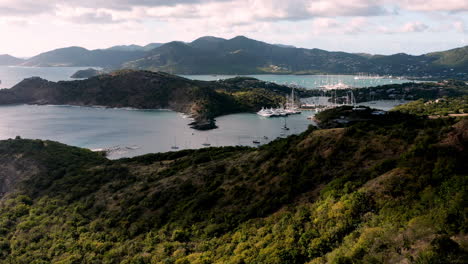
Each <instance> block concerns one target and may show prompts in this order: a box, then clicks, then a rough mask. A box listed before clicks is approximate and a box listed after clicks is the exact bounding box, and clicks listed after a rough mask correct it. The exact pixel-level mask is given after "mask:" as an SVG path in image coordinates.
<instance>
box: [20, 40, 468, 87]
mask: <svg viewBox="0 0 468 264" xmlns="http://www.w3.org/2000/svg"><path fill="white" fill-rule="evenodd" d="M22 65H25V66H99V67H104V68H111V69H118V68H131V69H142V70H152V71H165V72H169V73H174V74H262V73H274V74H356V73H368V74H379V75H398V76H414V77H425V78H432V79H441V78H455V79H468V46H466V47H462V48H457V49H452V50H448V51H441V52H434V53H428V54H423V55H419V56H414V55H408V54H405V53H398V54H393V55H372V54H367V53H346V52H331V51H326V50H321V49H304V48H296V47H294V46H288V45H281V44H268V43H265V42H261V41H257V40H253V39H249V38H246V37H244V36H238V37H235V38H232V39H223V38H217V37H212V36H206V37H201V38H198V39H196V40H194V41H192V42H190V43H186V42H180V41H173V42H169V43H166V44H161V43H151V44H148V45H146V46H139V45H127V46H125V45H123V46H114V47H111V48H109V49H104V50H87V49H84V48H80V47H69V48H62V49H57V50H53V51H49V52H45V53H42V54H39V55H37V56H35V57H33V58H30V59H28V60H26V61H25V62H23V63H22Z"/></svg>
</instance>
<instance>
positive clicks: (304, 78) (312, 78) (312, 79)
mask: <svg viewBox="0 0 468 264" xmlns="http://www.w3.org/2000/svg"><path fill="white" fill-rule="evenodd" d="M182 76H183V77H186V78H189V79H194V80H202V81H214V80H220V79H227V78H232V77H236V76H235V75H182ZM245 76H248V77H254V78H257V79H259V80H263V81H268V82H275V83H278V84H295V85H299V86H301V87H305V88H309V89H314V88H318V87H320V86H323V85H326V84H337V83H339V82H342V83H344V84H346V85H349V86H352V87H359V88H361V87H369V86H378V85H385V84H399V83H405V82H410V81H409V80H405V79H396V78H382V79H355V77H357V78H359V77H358V76H354V75H274V74H261V75H245Z"/></svg>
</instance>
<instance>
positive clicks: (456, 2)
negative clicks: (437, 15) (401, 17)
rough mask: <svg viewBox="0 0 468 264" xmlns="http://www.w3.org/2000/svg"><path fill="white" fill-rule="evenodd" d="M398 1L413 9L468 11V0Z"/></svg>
mask: <svg viewBox="0 0 468 264" xmlns="http://www.w3.org/2000/svg"><path fill="white" fill-rule="evenodd" d="M398 3H399V6H400V7H401V8H403V9H406V10H411V11H429V12H440V11H448V12H465V11H468V1H466V0H399V1H398Z"/></svg>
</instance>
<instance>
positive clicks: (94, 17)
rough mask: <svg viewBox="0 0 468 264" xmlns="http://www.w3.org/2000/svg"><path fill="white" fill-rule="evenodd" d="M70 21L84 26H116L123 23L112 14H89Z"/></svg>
mask: <svg viewBox="0 0 468 264" xmlns="http://www.w3.org/2000/svg"><path fill="white" fill-rule="evenodd" d="M69 19H70V21H72V22H75V23H84V24H115V23H120V22H121V20H115V19H114V18H113V16H112V14H109V13H105V12H89V13H84V14H81V15H78V16H73V17H70V18H69Z"/></svg>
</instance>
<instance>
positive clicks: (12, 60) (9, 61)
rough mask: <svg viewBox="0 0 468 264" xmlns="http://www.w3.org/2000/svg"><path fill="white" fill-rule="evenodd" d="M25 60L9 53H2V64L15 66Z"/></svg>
mask: <svg viewBox="0 0 468 264" xmlns="http://www.w3.org/2000/svg"><path fill="white" fill-rule="evenodd" d="M23 61H24V60H23V59H20V58H16V57H13V56H11V55H8V54H3V55H0V65H6V66H14V65H18V64H20V63H22V62H23Z"/></svg>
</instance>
